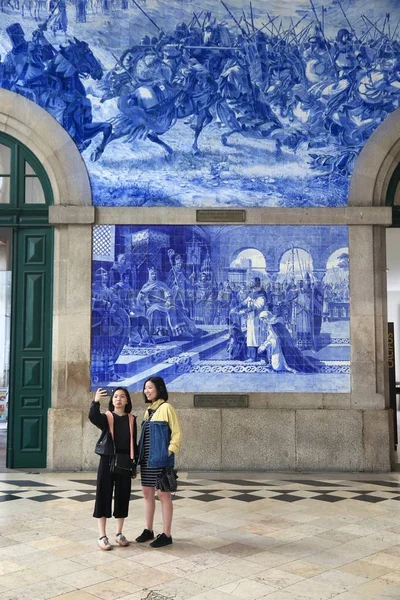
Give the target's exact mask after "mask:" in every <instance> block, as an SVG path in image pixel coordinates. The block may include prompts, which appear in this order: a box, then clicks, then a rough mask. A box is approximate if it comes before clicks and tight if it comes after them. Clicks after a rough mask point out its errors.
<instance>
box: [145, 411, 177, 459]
mask: <svg viewBox="0 0 400 600" xmlns="http://www.w3.org/2000/svg"><path fill="white" fill-rule="evenodd" d="M147 423H148V427H149V430H150V452H149V458H148V461H147V466H148V467H151V468H153V469H160V468H162V467H173V466H174V465H175V455H174V453H172V454H171V456H168V446H169V442H170V439H171V432H170V430H169V426H168V423H167V421H151V420H150V421H143V422H142V431H141V433H140V440H139V461H141V460H142V459H143V453H144V430H145V425H146V424H147Z"/></svg>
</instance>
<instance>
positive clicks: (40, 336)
mask: <svg viewBox="0 0 400 600" xmlns="http://www.w3.org/2000/svg"><path fill="white" fill-rule="evenodd" d="M52 203H53V195H52V190H51V185H50V181H49V178H48V176H47V174H46V172H45V170H44V169H43V167H42V165H41V164H40V162H39V161H38V160H37V158H36V157H35V156H34V154H33V153H32V152H31V151H30V150H29V149H28V148H26V147H25V146H24V145H23V144H21V143H20V142H18V141H17V140H16V139H14V138H13V137H11V136H9V135H6V134H4V133H0V240H1V242H2V259H3V260H2V265H3V268H4V271H3V273H5V274H6V277H5V278H4V277H3V279H4V281H5V283H6V289H5V293H3V295H2V301H3V304H4V306H3V307H2V311H1V313H2V315H3V323H2V337H4V342H5V343H4V348H5V349H6V351H5V352H4V354H3V357H2V358H3V360H2V362H3V364H2V365H1V366H2V367H3V368H2V385H3V389H4V388H5V389H6V391H7V398H8V424H9V425H8V429H7V459H6V465H7V467H44V466H46V449H47V446H46V440H47V409H48V407H49V402H50V390H51V330H52V270H53V269H52V261H53V230H52V228H51V227H50V226H49V224H48V212H49V205H51V204H52ZM7 351H9V356H7ZM8 365H9V367H8Z"/></svg>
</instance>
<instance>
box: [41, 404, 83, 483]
mask: <svg viewBox="0 0 400 600" xmlns="http://www.w3.org/2000/svg"><path fill="white" fill-rule="evenodd" d="M82 443H83V438H82V412H81V411H80V410H76V409H73V408H64V409H53V408H50V409H49V412H48V450H47V466H48V468H50V469H56V470H57V471H73V470H76V469H81V468H82Z"/></svg>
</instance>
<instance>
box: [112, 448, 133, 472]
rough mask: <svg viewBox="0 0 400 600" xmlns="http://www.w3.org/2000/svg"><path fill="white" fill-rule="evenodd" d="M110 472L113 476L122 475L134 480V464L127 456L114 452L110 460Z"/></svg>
mask: <svg viewBox="0 0 400 600" xmlns="http://www.w3.org/2000/svg"><path fill="white" fill-rule="evenodd" d="M110 471H111V473H114V474H115V475H123V476H126V477H131V478H132V479H134V478H135V477H136V464H135V463H134V462H133V461H132V459H131V457H130V456H129V454H121V453H120V452H116V453H115V454H113V455H112V456H111V459H110Z"/></svg>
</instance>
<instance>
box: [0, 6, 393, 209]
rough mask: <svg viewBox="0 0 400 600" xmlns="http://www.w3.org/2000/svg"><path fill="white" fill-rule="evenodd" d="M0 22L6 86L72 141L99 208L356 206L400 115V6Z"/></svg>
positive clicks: (179, 11) (30, 11) (174, 11)
mask: <svg viewBox="0 0 400 600" xmlns="http://www.w3.org/2000/svg"><path fill="white" fill-rule="evenodd" d="M27 7H28V8H27ZM0 11H1V26H0V54H1V57H2V62H0V87H4V88H6V89H9V90H12V91H14V92H16V93H18V94H22V95H23V96H25V97H26V98H29V100H32V101H33V102H37V103H38V104H39V105H40V106H42V107H43V108H45V109H46V110H47V111H48V112H49V113H50V114H51V115H52V116H53V117H54V118H55V119H57V120H58V122H59V123H61V125H62V126H63V127H64V128H65V129H66V130H67V131H68V133H69V134H70V136H71V137H72V138H73V140H74V141H75V143H76V145H77V147H78V149H79V151H80V152H81V153H82V156H83V158H84V160H85V162H86V165H87V167H88V170H89V174H90V178H91V182H92V188H93V193H94V204H96V205H99V206H100V205H101V206H105V205H107V206H164V205H165V206H232V205H236V206H243V207H247V206H253V207H263V206H286V207H292V206H305V207H307V206H342V205H345V204H346V203H347V196H348V189H349V179H350V176H351V173H352V172H353V168H354V164H355V161H356V159H357V157H358V155H359V153H360V150H361V149H362V147H363V146H364V144H365V142H366V140H367V139H368V138H369V137H370V136H371V134H372V132H373V131H374V130H375V129H376V127H377V126H378V125H379V124H380V123H382V122H383V121H384V119H385V118H386V117H387V116H388V115H389V114H390V113H391V112H392V111H394V110H395V109H397V108H398V107H399V106H400V86H399V74H400V42H399V33H400V31H399V25H398V23H399V18H400V3H399V2H398V0H379V2H377V1H376V0H341V2H339V0H334V1H331V0H318V1H317V0H314V1H312V0H311V1H310V0H291V2H285V3H279V2H276V1H275V0H252V2H251V3H249V2H248V0H229V2H220V1H217V0H208V1H207V2H206V3H204V2H203V1H200V0H193V1H191V2H182V0H169V1H168V2H165V1H162V0H146V1H145V0H139V1H138V2H136V1H135V2H128V0H112V1H111V0H90V1H89V0H76V1H74V2H72V0H50V1H49V2H48V3H47V4H46V3H45V2H42V1H41V0H32V2H29V3H28V4H27V3H26V2H25V0H22V1H21V2H19V1H18V0H10V1H8V2H7V1H5V0H3V1H2V2H1V4H0Z"/></svg>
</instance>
